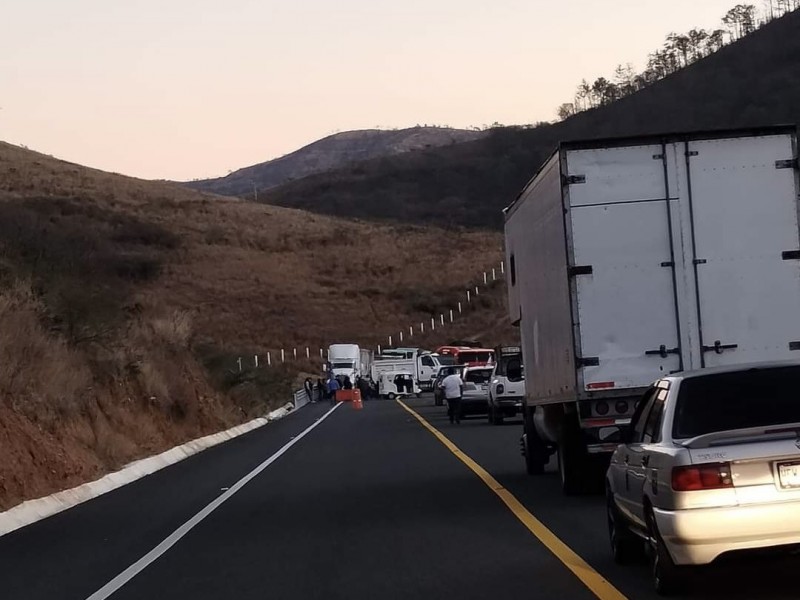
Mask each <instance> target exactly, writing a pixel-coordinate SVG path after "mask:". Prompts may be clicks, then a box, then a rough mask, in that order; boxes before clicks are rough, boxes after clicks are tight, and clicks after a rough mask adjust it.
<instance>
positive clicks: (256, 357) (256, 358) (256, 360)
mask: <svg viewBox="0 0 800 600" xmlns="http://www.w3.org/2000/svg"><path fill="white" fill-rule="evenodd" d="M255 362H256V369H257V368H258V354H256V355H255Z"/></svg>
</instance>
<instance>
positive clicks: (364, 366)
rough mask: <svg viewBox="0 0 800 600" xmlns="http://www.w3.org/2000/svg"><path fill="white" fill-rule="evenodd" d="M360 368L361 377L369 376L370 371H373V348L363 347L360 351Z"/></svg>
mask: <svg viewBox="0 0 800 600" xmlns="http://www.w3.org/2000/svg"><path fill="white" fill-rule="evenodd" d="M359 354H360V358H359V363H360V369H359V373H360V375H361V377H366V378H369V375H370V373H371V372H372V361H373V352H372V350H368V349H367V348H361V351H360V353H359Z"/></svg>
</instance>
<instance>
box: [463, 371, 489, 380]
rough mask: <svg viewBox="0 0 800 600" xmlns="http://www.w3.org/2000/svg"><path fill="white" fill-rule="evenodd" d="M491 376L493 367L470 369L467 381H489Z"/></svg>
mask: <svg viewBox="0 0 800 600" xmlns="http://www.w3.org/2000/svg"><path fill="white" fill-rule="evenodd" d="M491 378H492V371H491V369H482V370H480V371H469V372H468V373H467V377H466V379H465V381H469V382H470V383H489V380H490V379H491Z"/></svg>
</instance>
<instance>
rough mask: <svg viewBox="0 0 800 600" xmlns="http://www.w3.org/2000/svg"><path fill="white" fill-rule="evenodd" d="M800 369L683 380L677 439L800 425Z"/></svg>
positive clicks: (677, 417)
mask: <svg viewBox="0 0 800 600" xmlns="http://www.w3.org/2000/svg"><path fill="white" fill-rule="evenodd" d="M798 391H800V367H795V366H792V367H779V368H771V369H749V370H746V371H737V372H734V373H720V374H718V375H707V376H701V377H693V378H689V379H686V380H684V381H683V382H681V387H680V390H679V393H678V401H677V405H676V407H675V419H674V425H673V431H672V437H673V438H675V439H687V438H693V437H696V436H698V435H705V434H706V433H714V432H718V431H731V430H734V429H744V428H747V427H764V426H769V425H783V424H788V423H800V396H798Z"/></svg>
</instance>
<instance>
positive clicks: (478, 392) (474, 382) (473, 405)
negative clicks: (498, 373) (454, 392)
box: [461, 367, 494, 416]
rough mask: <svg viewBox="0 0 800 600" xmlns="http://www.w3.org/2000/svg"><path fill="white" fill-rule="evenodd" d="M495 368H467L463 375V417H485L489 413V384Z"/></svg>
mask: <svg viewBox="0 0 800 600" xmlns="http://www.w3.org/2000/svg"><path fill="white" fill-rule="evenodd" d="M493 369H494V367H465V368H464V372H463V374H462V375H461V379H463V380H464V387H463V389H462V392H461V415H462V416H468V415H485V414H486V413H488V412H489V382H490V381H491V380H492V370H493Z"/></svg>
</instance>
